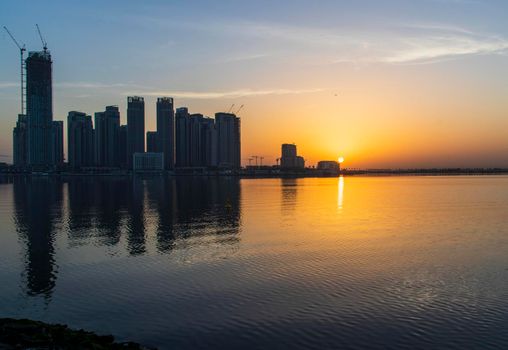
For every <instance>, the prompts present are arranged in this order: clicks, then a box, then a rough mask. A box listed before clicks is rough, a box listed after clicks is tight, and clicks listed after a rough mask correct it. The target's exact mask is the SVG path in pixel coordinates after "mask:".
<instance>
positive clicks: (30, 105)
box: [26, 49, 56, 167]
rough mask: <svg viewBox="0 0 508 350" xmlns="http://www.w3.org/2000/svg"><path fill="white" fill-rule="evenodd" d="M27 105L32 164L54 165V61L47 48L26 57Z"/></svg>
mask: <svg viewBox="0 0 508 350" xmlns="http://www.w3.org/2000/svg"><path fill="white" fill-rule="evenodd" d="M26 109H27V126H28V134H27V136H28V147H27V151H28V157H27V158H28V165H31V166H36V167H37V166H49V165H54V164H55V159H56V158H55V155H54V154H53V153H54V147H53V137H52V135H53V132H52V128H53V87H52V61H51V54H50V52H49V51H48V50H46V49H45V50H44V51H34V52H30V53H29V54H28V58H27V59H26Z"/></svg>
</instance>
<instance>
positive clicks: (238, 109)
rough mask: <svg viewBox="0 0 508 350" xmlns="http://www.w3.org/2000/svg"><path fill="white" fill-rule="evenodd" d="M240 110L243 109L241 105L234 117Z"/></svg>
mask: <svg viewBox="0 0 508 350" xmlns="http://www.w3.org/2000/svg"><path fill="white" fill-rule="evenodd" d="M242 108H243V105H241V106H240V108H238V110H237V111H236V112H235V115H236V114H238V113H240V111H241V110H242Z"/></svg>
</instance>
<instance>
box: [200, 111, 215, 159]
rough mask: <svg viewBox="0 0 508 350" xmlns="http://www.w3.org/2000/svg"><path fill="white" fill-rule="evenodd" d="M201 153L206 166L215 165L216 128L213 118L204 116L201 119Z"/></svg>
mask: <svg viewBox="0 0 508 350" xmlns="http://www.w3.org/2000/svg"><path fill="white" fill-rule="evenodd" d="M201 154H202V156H201V157H202V162H203V165H204V166H206V167H216V166H217V165H218V163H217V129H216V127H215V120H214V119H213V118H208V117H205V118H203V120H202V121H201Z"/></svg>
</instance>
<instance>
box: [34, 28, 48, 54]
mask: <svg viewBox="0 0 508 350" xmlns="http://www.w3.org/2000/svg"><path fill="white" fill-rule="evenodd" d="M35 26H36V27H37V32H38V33H39V38H41V42H42V48H43V49H44V52H46V51H48V43H47V42H46V41H45V40H44V38H43V37H42V34H41V29H40V28H39V25H38V24H35Z"/></svg>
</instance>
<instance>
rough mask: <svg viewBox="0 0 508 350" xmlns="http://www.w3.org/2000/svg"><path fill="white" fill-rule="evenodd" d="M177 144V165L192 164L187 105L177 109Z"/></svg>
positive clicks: (185, 165)
mask: <svg viewBox="0 0 508 350" xmlns="http://www.w3.org/2000/svg"><path fill="white" fill-rule="evenodd" d="M175 124H176V125H175V129H176V132H175V145H176V152H175V153H176V166H177V167H188V166H190V143H189V110H188V109H187V107H180V108H177V109H176V114H175Z"/></svg>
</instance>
